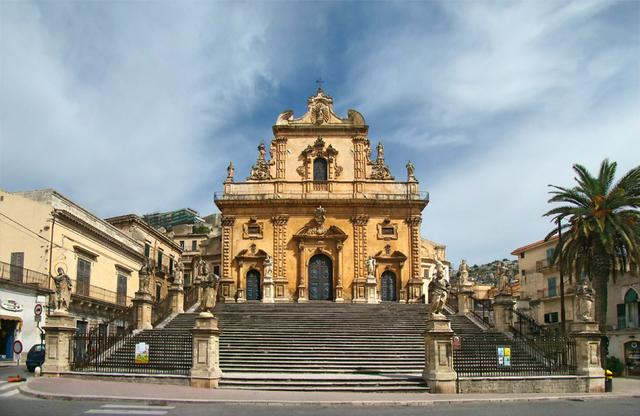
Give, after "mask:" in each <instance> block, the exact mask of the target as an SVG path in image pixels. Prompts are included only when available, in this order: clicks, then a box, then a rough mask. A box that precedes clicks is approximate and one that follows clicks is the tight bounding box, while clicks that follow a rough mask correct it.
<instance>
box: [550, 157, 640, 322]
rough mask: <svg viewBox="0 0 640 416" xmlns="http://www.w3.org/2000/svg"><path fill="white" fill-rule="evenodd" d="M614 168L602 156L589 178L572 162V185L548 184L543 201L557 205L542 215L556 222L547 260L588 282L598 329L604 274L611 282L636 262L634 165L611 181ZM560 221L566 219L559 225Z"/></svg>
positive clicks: (639, 189) (639, 261)
mask: <svg viewBox="0 0 640 416" xmlns="http://www.w3.org/2000/svg"><path fill="white" fill-rule="evenodd" d="M616 167H617V164H616V162H609V160H608V159H605V160H603V161H602V164H601V165H600V172H599V174H598V177H594V176H593V175H591V173H589V171H588V170H587V169H586V168H585V167H584V166H581V165H577V164H576V165H573V170H574V171H575V172H576V175H577V176H576V178H575V180H576V182H577V183H578V184H577V186H575V187H573V188H564V187H561V186H555V185H549V186H550V187H551V188H553V190H552V191H550V192H549V193H550V194H551V195H553V196H552V197H551V199H549V202H550V203H562V204H563V205H562V206H559V207H556V208H553V209H551V210H550V211H548V212H547V213H546V214H544V216H548V217H552V218H553V221H554V222H555V223H556V224H561V225H560V226H559V227H557V228H554V230H553V231H552V232H550V233H549V234H548V235H547V237H546V239H547V240H548V239H550V238H551V237H554V236H556V235H558V234H561V236H560V238H559V239H558V243H557V245H556V249H555V252H554V255H553V258H552V259H551V261H552V263H553V264H556V263H557V264H558V265H559V267H560V270H561V271H562V272H563V273H564V274H567V275H571V274H573V275H574V276H576V277H577V278H579V277H581V276H587V277H588V278H589V279H590V280H591V281H592V283H593V287H594V289H595V291H596V299H595V306H596V308H595V309H596V310H595V316H596V321H597V322H598V326H599V328H600V330H601V331H604V329H605V323H606V318H607V287H608V283H609V276H612V278H613V279H614V280H615V278H616V274H617V273H619V272H622V273H624V272H626V271H630V272H631V273H633V274H635V275H638V270H639V265H640V210H639V209H640V166H638V167H635V168H633V169H631V170H630V171H629V172H628V173H627V174H626V175H624V176H623V177H622V178H621V179H620V180H619V181H618V182H617V183H615V184H614V176H615V173H616ZM564 219H568V223H564V224H563V223H562V221H563V220H564ZM560 230H561V231H562V232H561V233H560Z"/></svg>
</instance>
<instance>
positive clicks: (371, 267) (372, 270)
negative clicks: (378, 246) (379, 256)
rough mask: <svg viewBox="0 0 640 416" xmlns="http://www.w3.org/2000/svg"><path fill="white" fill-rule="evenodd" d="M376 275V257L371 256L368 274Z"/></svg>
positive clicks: (368, 262)
mask: <svg viewBox="0 0 640 416" xmlns="http://www.w3.org/2000/svg"><path fill="white" fill-rule="evenodd" d="M375 275H376V259H374V258H373V257H371V256H369V258H368V259H367V276H375Z"/></svg>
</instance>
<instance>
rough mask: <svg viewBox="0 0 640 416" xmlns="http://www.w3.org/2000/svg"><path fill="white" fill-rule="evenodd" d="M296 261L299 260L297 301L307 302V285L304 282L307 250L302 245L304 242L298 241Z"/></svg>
mask: <svg viewBox="0 0 640 416" xmlns="http://www.w3.org/2000/svg"><path fill="white" fill-rule="evenodd" d="M298 253H299V256H298V261H299V262H300V263H299V264H298V266H299V267H298V299H297V301H298V303H302V302H308V301H309V299H308V298H307V285H306V284H305V283H306V282H305V278H304V275H305V272H306V266H307V250H306V248H305V246H304V244H302V243H300V245H299V246H298Z"/></svg>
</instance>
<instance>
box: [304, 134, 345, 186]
mask: <svg viewBox="0 0 640 416" xmlns="http://www.w3.org/2000/svg"><path fill="white" fill-rule="evenodd" d="M325 145H326V143H325V141H324V139H323V138H322V137H318V138H317V139H316V141H315V142H314V143H313V146H312V145H309V146H307V147H306V148H305V149H304V150H303V151H302V152H301V153H300V157H299V159H300V160H302V165H300V166H298V168H297V169H296V172H298V174H299V175H300V176H301V177H302V178H303V179H312V178H310V177H308V176H309V174H310V168H309V167H310V166H311V163H312V161H313V160H314V159H316V158H318V157H321V158H324V159H326V160H327V166H328V168H329V170H328V172H327V173H328V179H335V178H337V177H338V176H340V174H341V173H342V171H343V169H342V166H338V164H337V156H338V151H337V150H336V149H335V148H334V147H333V146H331V145H329V146H326V147H325Z"/></svg>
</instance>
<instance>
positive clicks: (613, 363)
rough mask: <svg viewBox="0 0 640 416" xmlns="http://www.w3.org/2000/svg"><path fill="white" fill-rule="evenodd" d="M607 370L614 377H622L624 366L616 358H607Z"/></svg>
mask: <svg viewBox="0 0 640 416" xmlns="http://www.w3.org/2000/svg"><path fill="white" fill-rule="evenodd" d="M607 370H609V371H611V372H612V373H613V375H614V376H616V377H618V376H621V375H622V372H623V371H624V364H622V361H620V360H619V359H618V358H617V357H612V356H609V357H607Z"/></svg>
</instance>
